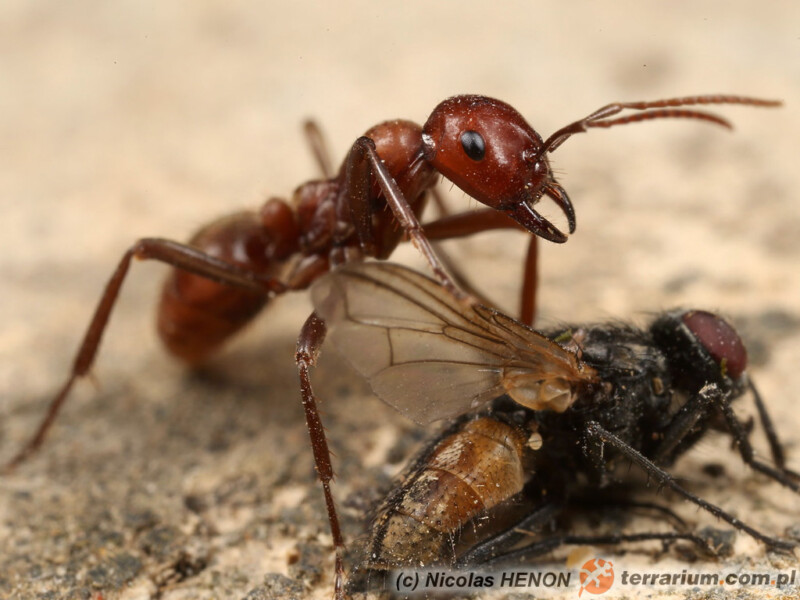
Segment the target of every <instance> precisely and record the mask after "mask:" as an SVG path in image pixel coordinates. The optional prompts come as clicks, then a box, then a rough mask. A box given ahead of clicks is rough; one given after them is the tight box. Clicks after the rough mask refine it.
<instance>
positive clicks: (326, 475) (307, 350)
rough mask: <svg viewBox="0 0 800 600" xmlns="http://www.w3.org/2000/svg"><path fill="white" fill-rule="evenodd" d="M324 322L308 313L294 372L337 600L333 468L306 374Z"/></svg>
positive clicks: (339, 571)
mask: <svg viewBox="0 0 800 600" xmlns="http://www.w3.org/2000/svg"><path fill="white" fill-rule="evenodd" d="M327 331H328V330H327V327H326V325H325V321H323V320H322V319H321V318H320V317H318V316H317V313H311V316H309V317H308V319H307V320H306V322H305V324H304V325H303V328H302V329H301V330H300V336H299V337H298V338H297V353H296V354H295V362H296V363H297V372H298V374H299V376H300V393H301V395H302V398H303V409H304V411H305V415H306V426H307V427H308V435H309V437H310V438H311V448H312V451H313V453H314V465H315V467H316V469H317V475H319V479H320V481H321V482H322V490H323V492H324V494H325V506H326V507H327V510H328V521H329V522H330V527H331V537H332V538H333V547H334V551H335V554H336V558H335V570H336V572H335V580H334V593H335V598H336V600H344V581H345V573H344V551H345V546H344V538H343V537H342V530H341V527H340V526H339V516H338V515H337V513H336V505H335V504H334V502H333V494H332V493H331V482H332V481H333V465H332V464H331V451H330V448H329V447H328V439H327V437H326V435H325V427H324V426H323V425H322V419H321V418H320V415H319V410H318V409H317V399H316V396H315V395H314V390H313V389H312V387H311V378H310V375H309V369H310V367H313V366H314V365H315V364H316V362H317V357H318V356H319V351H320V348H321V347H322V343H323V342H324V341H325V335H326V333H327Z"/></svg>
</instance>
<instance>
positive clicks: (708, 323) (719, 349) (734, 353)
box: [682, 310, 747, 379]
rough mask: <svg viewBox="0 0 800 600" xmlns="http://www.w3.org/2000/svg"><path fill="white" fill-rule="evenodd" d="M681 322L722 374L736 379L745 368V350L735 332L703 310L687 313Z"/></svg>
mask: <svg viewBox="0 0 800 600" xmlns="http://www.w3.org/2000/svg"><path fill="white" fill-rule="evenodd" d="M682 320H683V323H684V325H686V327H688V328H689V331H691V332H692V335H694V336H695V338H696V339H697V341H698V342H700V344H701V345H702V346H703V348H705V350H706V351H707V352H708V353H709V354H710V355H711V357H712V358H713V359H714V360H715V361H716V362H717V364H718V365H720V367H721V368H722V371H723V374H725V375H727V376H728V377H730V378H731V379H738V378H739V376H740V375H741V374H742V373H743V372H744V370H745V368H747V350H746V349H745V347H744V343H743V342H742V338H740V337H739V334H738V333H736V330H735V329H734V328H733V327H731V326H730V324H728V322H727V321H725V320H724V319H723V318H722V317H719V316H717V315H715V314H713V313H710V312H706V311H703V310H693V311H689V312H687V313H685V314H684V315H683V317H682Z"/></svg>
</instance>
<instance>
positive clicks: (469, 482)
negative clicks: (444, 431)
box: [368, 417, 526, 569]
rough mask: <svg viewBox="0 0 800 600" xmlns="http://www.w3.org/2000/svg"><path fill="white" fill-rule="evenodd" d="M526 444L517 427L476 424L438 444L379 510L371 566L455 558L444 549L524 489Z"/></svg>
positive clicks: (491, 422) (479, 421)
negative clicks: (478, 519)
mask: <svg viewBox="0 0 800 600" xmlns="http://www.w3.org/2000/svg"><path fill="white" fill-rule="evenodd" d="M525 439H526V436H525V435H524V433H523V432H522V431H521V430H520V429H519V428H517V427H514V426H512V425H509V424H507V423H504V422H502V421H499V420H497V419H494V418H492V417H480V418H478V419H475V420H472V421H468V422H466V423H464V425H463V426H462V427H461V428H460V429H458V430H457V431H456V432H454V433H451V434H450V435H448V436H447V437H445V438H443V439H442V440H440V441H439V442H438V443H436V444H435V445H434V446H433V447H432V448H431V449H430V450H429V452H428V453H427V455H426V457H425V458H424V459H423V460H421V461H419V462H417V463H416V464H415V466H414V467H413V469H412V470H411V472H409V473H408V474H407V475H406V478H405V482H404V484H403V485H402V486H401V487H400V489H399V491H398V492H397V493H395V494H393V495H392V497H391V498H390V499H389V500H388V501H387V502H386V503H385V504H384V505H383V506H382V507H381V510H380V511H379V513H378V517H377V518H376V519H375V523H374V525H373V529H372V538H371V540H370V546H369V549H370V554H369V559H368V562H369V563H370V566H371V567H372V568H376V569H387V568H391V567H393V566H398V565H408V564H417V565H420V566H422V565H427V564H431V563H433V562H440V561H441V558H442V557H443V556H448V554H449V555H453V554H454V553H453V551H451V552H449V553H448V552H447V546H448V545H451V546H452V545H453V542H454V540H455V537H456V535H457V534H458V532H459V531H460V530H461V528H462V527H463V526H464V525H465V524H466V523H468V522H470V521H471V520H472V519H474V518H475V517H477V516H479V515H480V514H481V513H483V512H484V511H487V510H489V509H491V508H493V507H494V506H496V505H497V504H499V503H500V502H503V501H504V500H507V499H508V498H510V497H511V496H513V495H514V494H517V493H518V492H519V491H521V490H522V486H523V484H524V473H523V468H522V452H523V447H524V444H525ZM453 558H455V556H453Z"/></svg>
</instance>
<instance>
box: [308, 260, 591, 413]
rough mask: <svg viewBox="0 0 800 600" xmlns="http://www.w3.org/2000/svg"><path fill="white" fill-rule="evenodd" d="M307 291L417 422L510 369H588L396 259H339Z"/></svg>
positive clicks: (495, 385)
mask: <svg viewBox="0 0 800 600" xmlns="http://www.w3.org/2000/svg"><path fill="white" fill-rule="evenodd" d="M312 299H313V302H314V306H315V308H316V311H317V314H319V315H320V316H321V317H322V318H323V319H324V320H325V322H326V323H327V325H328V331H329V333H328V336H329V339H330V340H331V341H332V342H333V344H334V345H335V346H336V347H337V348H338V350H339V351H340V352H341V353H342V354H343V355H344V356H345V357H346V359H347V360H349V361H350V362H351V363H352V365H353V366H354V367H355V369H356V370H357V371H358V372H359V373H360V374H361V375H362V376H364V377H365V378H367V380H368V381H369V382H370V385H371V386H372V389H373V390H374V392H375V393H376V394H377V395H378V396H379V397H380V398H381V399H383V400H384V401H385V402H387V403H388V404H390V405H391V406H393V407H395V408H396V409H397V410H398V411H400V412H401V413H403V414H405V415H406V416H408V417H410V418H411V419H413V420H414V421H417V422H418V423H423V424H424V423H429V422H432V421H436V420H439V419H444V418H451V417H454V416H457V415H460V414H463V413H465V412H468V411H470V410H473V409H475V408H477V407H478V406H480V405H482V404H484V403H485V402H488V401H489V400H492V399H493V398H496V397H497V396H500V395H502V394H503V393H505V391H506V387H505V385H504V378H505V374H506V373H507V372H508V370H513V372H514V373H515V375H516V376H519V375H520V374H523V375H524V376H525V377H528V381H534V382H541V383H546V382H548V381H554V380H558V381H568V382H574V381H578V380H587V379H588V378H590V377H591V376H592V375H593V373H591V372H590V371H591V369H588V368H585V367H584V366H583V365H582V364H581V363H580V361H579V360H578V359H577V357H576V356H575V355H574V354H573V353H571V352H569V351H567V350H565V349H564V348H562V347H561V346H559V345H558V344H556V343H555V342H553V341H552V340H550V339H548V338H546V337H544V336H542V335H541V334H539V333H537V332H535V331H533V330H532V329H530V328H528V327H526V326H525V325H522V324H521V323H519V322H517V321H515V320H514V319H512V318H510V317H507V316H506V315H503V314H502V313H500V312H497V311H495V310H493V309H490V308H487V307H485V306H482V305H479V304H473V305H469V304H468V303H464V302H461V301H459V300H457V299H456V298H454V297H453V296H452V295H451V294H449V293H448V292H447V290H445V289H444V288H443V287H441V286H440V285H439V284H438V283H436V282H435V281H433V280H432V279H429V278H428V277H425V276H423V275H420V274H418V273H416V272H414V271H411V270H409V269H407V268H405V267H401V266H399V265H392V264H388V263H357V264H350V265H345V266H343V267H341V268H339V269H337V270H335V271H333V272H331V273H329V274H328V275H326V276H325V277H323V278H321V279H320V280H318V281H317V283H315V284H314V287H313V288H312Z"/></svg>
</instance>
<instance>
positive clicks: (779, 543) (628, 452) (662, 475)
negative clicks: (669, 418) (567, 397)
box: [585, 421, 795, 551]
mask: <svg viewBox="0 0 800 600" xmlns="http://www.w3.org/2000/svg"><path fill="white" fill-rule="evenodd" d="M585 435H586V438H587V441H588V442H589V446H588V448H596V447H597V446H598V445H600V447H601V448H602V447H603V446H604V445H606V444H607V445H608V446H610V447H611V448H613V449H614V450H616V451H617V452H619V453H620V454H622V455H623V456H624V457H625V458H627V459H628V460H630V461H631V462H633V463H635V464H637V465H638V466H639V467H640V468H641V469H642V470H643V471H644V472H645V473H647V475H648V476H650V477H652V478H653V479H655V480H656V482H657V483H658V485H659V486H660V487H668V488H670V489H671V490H673V491H674V492H676V493H677V494H679V495H680V496H683V497H684V498H686V499H687V500H689V501H690V502H692V503H694V504H696V505H697V506H699V507H700V508H702V509H704V510H706V511H708V512H709V513H711V514H712V515H714V516H715V517H717V518H718V519H722V520H723V521H726V522H727V523H729V524H730V525H732V526H733V527H735V528H736V529H738V530H740V531H743V532H745V533H747V534H748V535H749V536H751V537H753V538H755V539H757V540H759V541H760V542H763V543H764V544H766V545H767V546H769V547H771V548H773V549H776V550H783V551H791V550H792V549H793V548H795V544H794V543H792V542H786V541H784V540H780V539H777V538H773V537H770V536H768V535H765V534H763V533H761V532H760V531H758V530H757V529H754V528H753V527H750V526H749V525H747V524H746V523H743V522H742V521H740V520H739V519H737V518H736V517H734V516H733V515H731V514H730V513H728V512H726V511H724V510H722V509H721V508H720V507H718V506H716V505H715V504H711V503H710V502H707V501H706V500H703V499H702V498H699V497H697V496H695V495H694V494H692V493H691V492H689V491H688V490H685V489H684V488H683V487H682V486H681V485H679V484H678V482H677V481H675V478H674V477H672V475H670V474H669V473H667V472H666V471H664V470H663V469H661V468H660V467H659V466H658V465H656V464H655V463H654V462H653V461H651V460H650V459H649V458H647V457H646V456H644V455H643V454H642V453H641V452H639V451H638V450H636V449H635V448H632V447H631V446H630V445H629V444H627V443H626V442H625V441H623V440H621V439H620V438H618V437H617V436H616V435H614V434H613V433H611V432H610V431H607V430H606V429H604V428H603V427H602V426H601V425H600V424H599V423H597V422H594V421H591V422H589V423H588V424H587V425H586V430H585Z"/></svg>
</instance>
